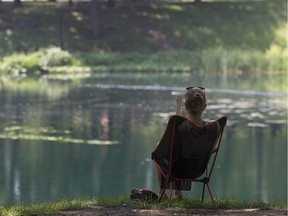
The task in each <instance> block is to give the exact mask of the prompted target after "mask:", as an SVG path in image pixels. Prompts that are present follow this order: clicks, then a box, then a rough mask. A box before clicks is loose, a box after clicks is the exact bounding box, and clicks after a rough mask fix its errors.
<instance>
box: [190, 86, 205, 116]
mask: <svg viewBox="0 0 288 216" xmlns="http://www.w3.org/2000/svg"><path fill="white" fill-rule="evenodd" d="M205 107H206V95H205V92H204V91H203V90H202V89H200V88H197V87H195V88H191V89H189V90H188V91H187V92H186V94H185V109H186V110H187V112H188V114H190V115H199V114H201V113H202V112H203V110H204V109H205Z"/></svg>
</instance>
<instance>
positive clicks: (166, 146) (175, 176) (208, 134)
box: [151, 115, 227, 203]
mask: <svg viewBox="0 0 288 216" xmlns="http://www.w3.org/2000/svg"><path fill="white" fill-rule="evenodd" d="M187 121H188V124H189V120H188V119H187V118H185V117H183V116H179V115H173V116H172V117H170V119H169V122H168V124H167V127H166V130H165V132H164V134H163V136H162V138H161V140H160V142H159V143H158V145H157V147H156V149H155V150H154V151H153V152H152V155H151V156H152V159H153V161H154V163H155V165H156V167H157V169H158V170H159V171H160V172H161V173H162V181H161V189H163V190H162V193H161V194H160V196H159V201H160V200H161V199H162V197H163V195H164V193H165V190H166V189H167V188H168V186H170V196H169V198H170V202H171V199H172V191H173V190H190V189H191V183H192V182H199V183H202V184H203V189H202V198H201V200H202V201H203V199H204V193H205V188H206V187H207V189H208V191H209V195H210V197H211V200H212V202H213V203H214V198H213V195H212V191H211V189H210V186H209V180H210V178H211V175H212V171H213V168H214V165H215V161H216V159H217V156H218V152H219V149H220V144H221V139H222V135H223V131H224V128H225V125H226V122H227V117H225V116H224V117H221V118H219V119H217V120H215V121H213V122H209V123H207V124H206V125H205V126H203V130H204V132H203V133H199V134H196V135H197V136H198V139H200V142H198V141H199V140H198V141H197V142H198V144H197V145H199V146H201V148H202V147H203V146H204V147H205V148H202V149H201V151H202V153H203V152H204V153H205V154H204V157H201V158H197V157H196V159H195V158H193V156H192V157H188V158H187V156H185V157H184V156H183V155H185V154H186V155H187V151H189V149H188V150H187V146H186V147H185V148H184V147H183V146H182V143H181V142H182V141H183V139H184V138H185V137H184V138H183V137H181V136H187V134H186V135H185V134H183V133H181V128H183V124H186V123H187ZM185 122H186V123H185ZM181 125H182V126H181ZM191 133H193V131H191ZM190 135H191V134H190ZM190 135H189V134H188V136H190ZM196 135H195V136H194V134H192V135H191V137H192V141H193V139H194V140H197V136H196ZM194 137H196V138H194ZM201 139H202V141H203V142H202V141H201ZM184 140H185V139H184ZM201 142H202V143H201ZM191 144H192V145H191V146H193V143H191ZM188 147H189V146H188ZM192 151H193V149H192ZM192 155H193V152H192ZM209 162H210V163H211V164H212V165H211V168H209V167H208V164H209ZM178 170H181V172H179V171H178Z"/></svg>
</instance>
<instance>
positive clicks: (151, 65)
mask: <svg viewBox="0 0 288 216" xmlns="http://www.w3.org/2000/svg"><path fill="white" fill-rule="evenodd" d="M286 57H287V55H285V52H284V51H282V50H272V51H270V52H267V53H266V54H265V53H262V52H259V51H251V50H249V51H248V50H225V49H223V48H218V49H206V50H203V51H187V50H180V51H170V52H164V51H159V52H156V53H154V54H151V55H147V54H140V53H127V54H120V53H107V52H95V53H90V54H87V53H81V52H77V53H70V52H68V51H63V50H61V49H60V48H57V47H52V48H48V49H41V50H39V51H37V52H33V53H31V54H24V53H19V54H13V55H11V56H7V57H5V58H3V59H2V62H1V65H0V73H2V74H9V75H13V76H17V75H20V74H28V75H29V74H31V75H33V74H39V73H40V72H43V71H45V73H49V72H50V73H52V72H54V73H72V72H73V73H75V72H76V73H84V72H85V73H87V71H88V72H89V73H97V72H99V71H101V72H103V71H116V72H121V71H129V72H189V73H197V74H200V75H201V74H205V73H209V74H214V75H224V76H226V75H228V74H229V75H262V74H276V73H277V74H278V73H284V72H285V71H286V70H287V64H286ZM87 69H88V70H87Z"/></svg>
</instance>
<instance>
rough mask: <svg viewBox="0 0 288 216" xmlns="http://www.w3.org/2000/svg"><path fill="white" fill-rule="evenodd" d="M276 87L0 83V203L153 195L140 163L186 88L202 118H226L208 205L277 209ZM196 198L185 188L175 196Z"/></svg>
mask: <svg viewBox="0 0 288 216" xmlns="http://www.w3.org/2000/svg"><path fill="white" fill-rule="evenodd" d="M191 80H193V81H191ZM279 82H282V84H283V77H274V78H273V79H271V78H269V77H267V78H265V77H262V78H261V79H258V78H251V77H250V78H249V79H248V78H241V79H240V78H239V79H236V78H229V77H228V78H225V79H224V78H215V77H214V78H213V77H205V78H204V77H195V76H192V75H185V74H183V75H180V76H179V75H173V74H172V75H171V74H170V75H167V74H166V75H165V74H164V75H153V74H150V75H143V74H138V75H137V74H132V73H131V74H129V73H128V74H110V75H109V76H107V75H106V74H102V75H97V76H89V75H87V76H83V77H80V78H78V79H71V78H69V77H61V76H60V77H46V78H45V77H44V78H43V77H42V78H38V79H36V78H35V79H32V78H23V79H19V80H15V79H13V80H11V79H8V78H4V77H3V78H1V89H0V99H1V104H0V118H1V121H0V122H1V123H0V173H1V175H0V204H14V203H19V202H23V203H39V202H46V201H55V200H59V199H62V198H75V197H76V198H77V197H85V198H88V197H96V198H97V197H107V196H122V195H129V193H130V190H131V189H132V188H133V187H138V188H148V189H152V190H154V191H157V182H156V173H155V168H154V165H153V163H152V161H151V159H150V154H151V151H152V150H153V149H154V148H155V145H156V143H157V142H158V141H159V139H160V137H161V135H162V133H163V130H164V128H165V124H166V122H167V119H168V117H169V116H170V115H172V114H174V113H175V108H176V104H175V101H176V97H177V95H181V94H183V93H184V90H185V86H187V85H190V84H194V85H201V86H205V87H207V89H206V92H207V99H208V107H207V110H206V111H205V114H204V117H205V119H215V118H218V117H220V116H223V115H226V116H228V125H227V127H226V130H225V133H224V137H223V141H222V146H221V150H220V153H219V158H218V160H217V162H216V168H215V170H214V173H213V178H212V180H211V187H212V190H213V192H214V196H216V197H218V198H228V199H237V200H263V201H267V202H286V201H287V200H286V199H287V121H286V120H287V92H283V91H282V89H283V88H279V85H278V86H277V85H276V84H277V83H279ZM274 84H275V85H274ZM284 85H285V84H284ZM275 86H276V87H275ZM282 86H283V85H282ZM273 87H274V88H273ZM277 88H278V89H277ZM271 89H272V90H271ZM284 89H285V87H284ZM200 193H201V187H200V185H197V184H193V185H192V191H190V192H187V193H185V196H188V197H194V196H200Z"/></svg>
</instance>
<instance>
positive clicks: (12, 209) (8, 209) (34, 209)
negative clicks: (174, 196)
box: [0, 197, 287, 216]
mask: <svg viewBox="0 0 288 216" xmlns="http://www.w3.org/2000/svg"><path fill="white" fill-rule="evenodd" d="M92 205H100V206H127V207H132V208H135V209H163V208H167V207H169V206H170V204H169V202H168V201H166V202H161V203H151V202H137V201H132V200H130V199H129V198H128V197H118V198H101V199H97V200H96V199H80V198H79V199H73V200H67V199H65V200H60V201H58V202H54V203H53V202H51V203H41V204H32V205H24V204H18V205H13V206H5V207H4V206H2V207H1V206H0V214H1V215H13V216H16V215H22V216H24V215H39V214H41V215H42V214H53V213H57V212H58V211H61V210H62V211H63V210H75V209H83V208H87V207H89V206H92ZM172 205H173V207H174V208H203V209H244V208H260V209H273V208H283V209H285V208H287V206H286V205H285V204H267V203H265V202H262V201H257V202H248V201H235V200H218V201H217V202H216V204H215V205H213V204H212V202H211V201H210V200H209V201H204V202H201V201H200V200H198V199H184V200H182V201H177V202H173V204H172Z"/></svg>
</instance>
